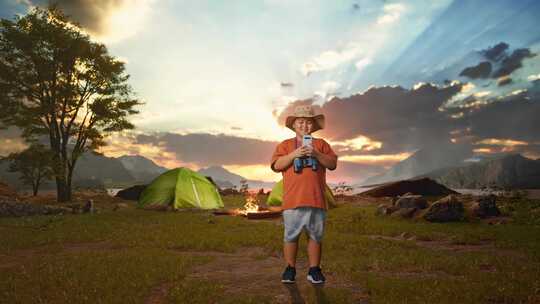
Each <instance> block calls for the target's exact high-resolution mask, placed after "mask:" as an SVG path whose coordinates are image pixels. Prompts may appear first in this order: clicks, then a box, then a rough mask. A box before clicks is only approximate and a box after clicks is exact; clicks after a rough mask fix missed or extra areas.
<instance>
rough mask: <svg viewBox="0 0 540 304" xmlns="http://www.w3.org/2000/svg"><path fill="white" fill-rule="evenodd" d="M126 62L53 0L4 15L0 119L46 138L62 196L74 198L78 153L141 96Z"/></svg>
mask: <svg viewBox="0 0 540 304" xmlns="http://www.w3.org/2000/svg"><path fill="white" fill-rule="evenodd" d="M128 79H129V75H127V74H126V72H125V65H124V63H123V62H121V61H119V60H117V59H115V58H114V57H112V56H111V55H109V54H108V52H107V48H106V47H105V46H104V45H103V44H100V43H97V42H93V41H91V40H90V37H89V36H88V35H87V34H85V33H84V32H83V31H82V30H81V28H80V26H79V25H78V24H76V23H72V22H70V21H69V20H68V18H67V17H66V16H65V15H64V14H63V13H62V12H61V11H60V10H59V9H57V8H56V7H55V6H51V7H49V8H47V9H41V8H34V9H33V10H32V11H31V12H29V13H28V14H27V15H25V16H23V17H15V20H14V21H11V20H7V19H1V20H0V107H1V108H2V111H1V112H0V121H2V122H3V123H4V124H5V125H15V126H17V127H19V128H20V129H21V130H22V131H23V133H22V136H23V137H24V138H25V139H26V140H27V141H29V142H32V141H36V140H37V139H38V138H39V137H40V136H45V137H47V138H48V141H49V144H50V149H51V151H52V153H53V160H54V162H55V163H56V164H58V165H57V166H56V168H55V179H56V188H57V198H58V201H59V202H64V201H69V200H71V182H72V176H73V170H74V169H75V165H76V163H77V159H78V158H79V157H80V156H81V154H83V153H84V152H86V151H90V150H96V149H97V148H98V147H100V146H103V145H105V142H104V138H105V136H106V135H107V134H109V133H111V132H116V131H121V130H125V129H133V128H134V126H133V125H132V124H131V123H130V122H129V121H128V120H127V117H128V116H129V115H131V114H136V113H138V111H136V110H134V109H133V108H134V107H135V106H137V105H139V104H141V103H140V102H139V101H138V100H136V99H134V98H132V95H133V93H132V89H131V87H130V86H129V85H128V84H127V80H128Z"/></svg>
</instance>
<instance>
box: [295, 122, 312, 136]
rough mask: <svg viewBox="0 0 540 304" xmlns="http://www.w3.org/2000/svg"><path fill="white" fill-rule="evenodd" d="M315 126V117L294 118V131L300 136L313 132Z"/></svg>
mask: <svg viewBox="0 0 540 304" xmlns="http://www.w3.org/2000/svg"><path fill="white" fill-rule="evenodd" d="M314 126H315V122H314V121H313V118H309V117H298V118H297V119H295V120H294V123H293V129H294V131H295V132H296V134H298V135H300V136H302V135H306V134H311V132H313V127H314Z"/></svg>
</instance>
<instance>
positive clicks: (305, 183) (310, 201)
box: [270, 137, 336, 209]
mask: <svg viewBox="0 0 540 304" xmlns="http://www.w3.org/2000/svg"><path fill="white" fill-rule="evenodd" d="M298 147H300V144H299V145H298ZM296 148H297V146H296V137H295V138H290V139H287V140H284V141H282V142H281V143H280V144H279V145H278V146H277V147H276V150H275V151H274V154H273V155H272V163H271V165H270V167H271V168H272V170H273V171H276V170H275V169H274V163H275V162H276V160H277V159H278V158H280V157H281V156H284V155H287V154H289V153H291V152H293V151H294V150H296ZM313 148H314V149H317V150H318V151H319V152H321V153H324V154H326V155H332V156H335V157H336V154H335V153H334V151H333V150H332V148H331V147H330V145H329V144H328V143H327V142H326V141H324V140H323V139H320V138H313ZM276 172H277V171H276ZM282 174H283V206H282V208H283V209H294V208H297V207H315V208H322V209H327V206H326V201H325V198H324V191H325V186H326V168H325V167H323V166H322V165H321V164H320V163H319V166H318V168H317V170H316V171H313V170H312V169H311V167H306V168H302V171H301V172H300V173H295V172H294V166H293V164H291V165H290V166H289V167H287V169H285V170H284V171H282Z"/></svg>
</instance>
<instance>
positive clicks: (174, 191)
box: [138, 168, 223, 209]
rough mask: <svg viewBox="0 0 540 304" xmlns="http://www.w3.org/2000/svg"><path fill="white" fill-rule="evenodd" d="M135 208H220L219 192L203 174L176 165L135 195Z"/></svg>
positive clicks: (221, 204)
mask: <svg viewBox="0 0 540 304" xmlns="http://www.w3.org/2000/svg"><path fill="white" fill-rule="evenodd" d="M138 205H139V207H166V206H172V207H173V208H174V209H178V208H201V209H215V208H223V201H222V200H221V196H219V192H218V190H217V188H216V186H214V185H213V184H212V183H211V182H210V181H209V180H208V179H207V178H206V177H204V176H202V175H200V174H199V173H196V172H194V171H192V170H190V169H188V168H176V169H172V170H169V171H167V172H165V173H163V174H161V175H160V176H158V177H157V178H156V179H154V181H152V183H150V185H148V186H147V187H146V188H145V189H144V191H143V192H142V193H141V196H140V197H139V203H138Z"/></svg>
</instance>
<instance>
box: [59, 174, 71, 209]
mask: <svg viewBox="0 0 540 304" xmlns="http://www.w3.org/2000/svg"><path fill="white" fill-rule="evenodd" d="M70 200H71V197H70V196H69V193H68V191H67V184H66V181H65V180H64V178H63V177H57V178H56V201H57V202H59V203H65V202H69V201H70Z"/></svg>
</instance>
